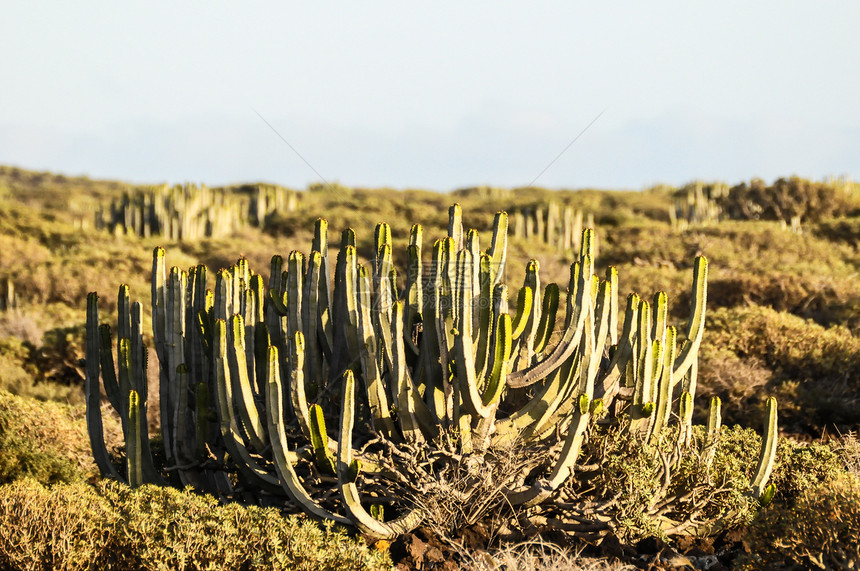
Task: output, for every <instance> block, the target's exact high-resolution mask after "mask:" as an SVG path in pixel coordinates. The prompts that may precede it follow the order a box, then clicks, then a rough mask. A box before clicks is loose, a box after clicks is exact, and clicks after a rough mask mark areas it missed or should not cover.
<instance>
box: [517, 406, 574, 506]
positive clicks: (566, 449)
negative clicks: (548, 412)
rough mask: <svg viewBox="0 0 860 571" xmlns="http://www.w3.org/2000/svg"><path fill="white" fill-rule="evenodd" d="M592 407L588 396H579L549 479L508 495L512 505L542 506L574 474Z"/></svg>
mask: <svg viewBox="0 0 860 571" xmlns="http://www.w3.org/2000/svg"><path fill="white" fill-rule="evenodd" d="M590 405H591V401H590V399H589V395H588V394H586V393H583V394H581V395H579V398H578V399H577V405H576V407H574V410H573V414H572V418H571V422H570V426H569V427H568V430H567V435H566V436H565V439H564V446H563V447H562V450H561V454H560V455H559V457H558V460H556V462H555V464H554V466H553V469H552V472H551V473H550V475H549V477H548V478H547V479H545V480H543V479H542V480H538V481H537V482H535V483H534V484H532V485H531V486H530V487H528V488H526V489H525V490H521V491H517V492H509V493H507V494H506V496H507V499H508V501H509V502H510V503H511V504H512V505H515V506H518V505H521V506H524V507H532V506H536V505H538V504H540V503H541V502H543V501H544V500H546V499H547V498H548V497H549V496H550V495H552V493H553V492H554V491H555V490H557V489H558V488H559V487H560V486H561V485H562V484H564V482H565V481H566V480H567V479H568V478H569V477H570V476H571V475H572V474H573V471H574V467H575V465H576V459H577V458H578V457H579V451H580V449H581V448H582V442H583V439H584V437H585V430H586V429H587V428H588V420H589V419H590V418H591V413H590Z"/></svg>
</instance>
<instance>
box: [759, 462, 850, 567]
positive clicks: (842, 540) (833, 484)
mask: <svg viewBox="0 0 860 571" xmlns="http://www.w3.org/2000/svg"><path fill="white" fill-rule="evenodd" d="M858 535H860V480H858V479H857V477H855V476H853V475H848V474H845V475H842V476H839V477H837V478H834V479H831V480H828V481H825V482H822V483H819V484H817V485H815V486H812V487H809V488H807V489H806V490H804V491H803V492H802V493H801V494H800V495H799V496H798V498H797V499H796V501H794V502H791V503H788V504H781V503H774V505H773V506H772V507H770V508H767V509H764V510H762V511H761V513H760V514H759V516H758V518H757V519H756V521H755V523H754V524H753V525H752V526H751V527H750V534H749V536H748V538H747V543H748V545H749V547H750V550H751V552H752V554H751V555H750V556H748V557H747V560H748V561H747V568H748V569H764V568H767V569H789V568H792V569H795V568H798V566H799V567H800V568H803V569H834V570H842V569H844V570H848V569H857V567H858V564H860V543H858V541H857V537H858Z"/></svg>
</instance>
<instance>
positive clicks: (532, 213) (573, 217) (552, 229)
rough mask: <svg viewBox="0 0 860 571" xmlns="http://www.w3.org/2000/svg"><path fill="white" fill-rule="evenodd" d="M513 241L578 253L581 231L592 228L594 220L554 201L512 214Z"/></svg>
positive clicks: (518, 210)
mask: <svg viewBox="0 0 860 571" xmlns="http://www.w3.org/2000/svg"><path fill="white" fill-rule="evenodd" d="M511 219H512V223H511V228H512V232H513V235H514V237H515V238H526V239H537V240H539V241H541V242H543V243H546V244H549V245H551V246H555V247H556V248H557V249H558V251H559V252H567V251H574V252H576V251H578V250H579V249H580V245H581V242H580V238H581V237H582V229H583V228H594V216H593V215H592V214H590V213H589V214H587V215H586V214H584V213H583V212H582V211H581V210H577V209H576V208H574V207H573V206H571V205H569V204H560V203H558V202H556V201H554V200H552V201H549V202H548V203H546V204H542V205H537V206H531V207H527V208H520V209H517V210H514V211H513V212H512V214H511Z"/></svg>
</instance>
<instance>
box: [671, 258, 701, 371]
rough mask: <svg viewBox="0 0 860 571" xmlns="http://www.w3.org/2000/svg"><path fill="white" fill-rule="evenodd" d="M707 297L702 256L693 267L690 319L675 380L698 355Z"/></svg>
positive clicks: (676, 367)
mask: <svg viewBox="0 0 860 571" xmlns="http://www.w3.org/2000/svg"><path fill="white" fill-rule="evenodd" d="M707 296H708V260H707V258H705V257H704V256H696V261H695V262H694V265H693V296H692V300H691V302H690V319H689V321H688V322H687V330H686V338H687V340H686V341H685V342H684V344H683V345H682V347H681V351H680V352H679V354H678V358H677V360H676V361H675V371H674V376H675V378H680V377H681V376H682V375H684V374H686V372H687V369H689V368H690V366H691V364H692V362H693V360H694V359H696V358H697V356H698V353H699V345H700V344H701V343H702V335H703V334H704V332H705V302H706V301H707Z"/></svg>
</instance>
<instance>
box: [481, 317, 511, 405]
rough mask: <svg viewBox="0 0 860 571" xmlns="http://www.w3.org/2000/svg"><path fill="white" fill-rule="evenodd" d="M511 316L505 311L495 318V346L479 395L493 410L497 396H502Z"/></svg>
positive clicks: (484, 403)
mask: <svg viewBox="0 0 860 571" xmlns="http://www.w3.org/2000/svg"><path fill="white" fill-rule="evenodd" d="M512 329H513V327H512V325H511V316H510V315H508V314H507V313H502V314H501V315H499V316H498V318H497V319H496V328H495V335H494V337H495V347H494V350H493V359H492V362H491V365H492V369H491V370H490V374H489V376H488V377H487V379H486V382H485V383H484V387H485V388H484V393H483V395H482V396H481V401H482V403H483V405H484V406H492V407H494V410H495V405H497V404H498V401H499V398H500V397H501V396H502V390H503V389H504V388H505V379H506V377H507V374H508V363H509V362H510V358H511V330H512Z"/></svg>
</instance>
